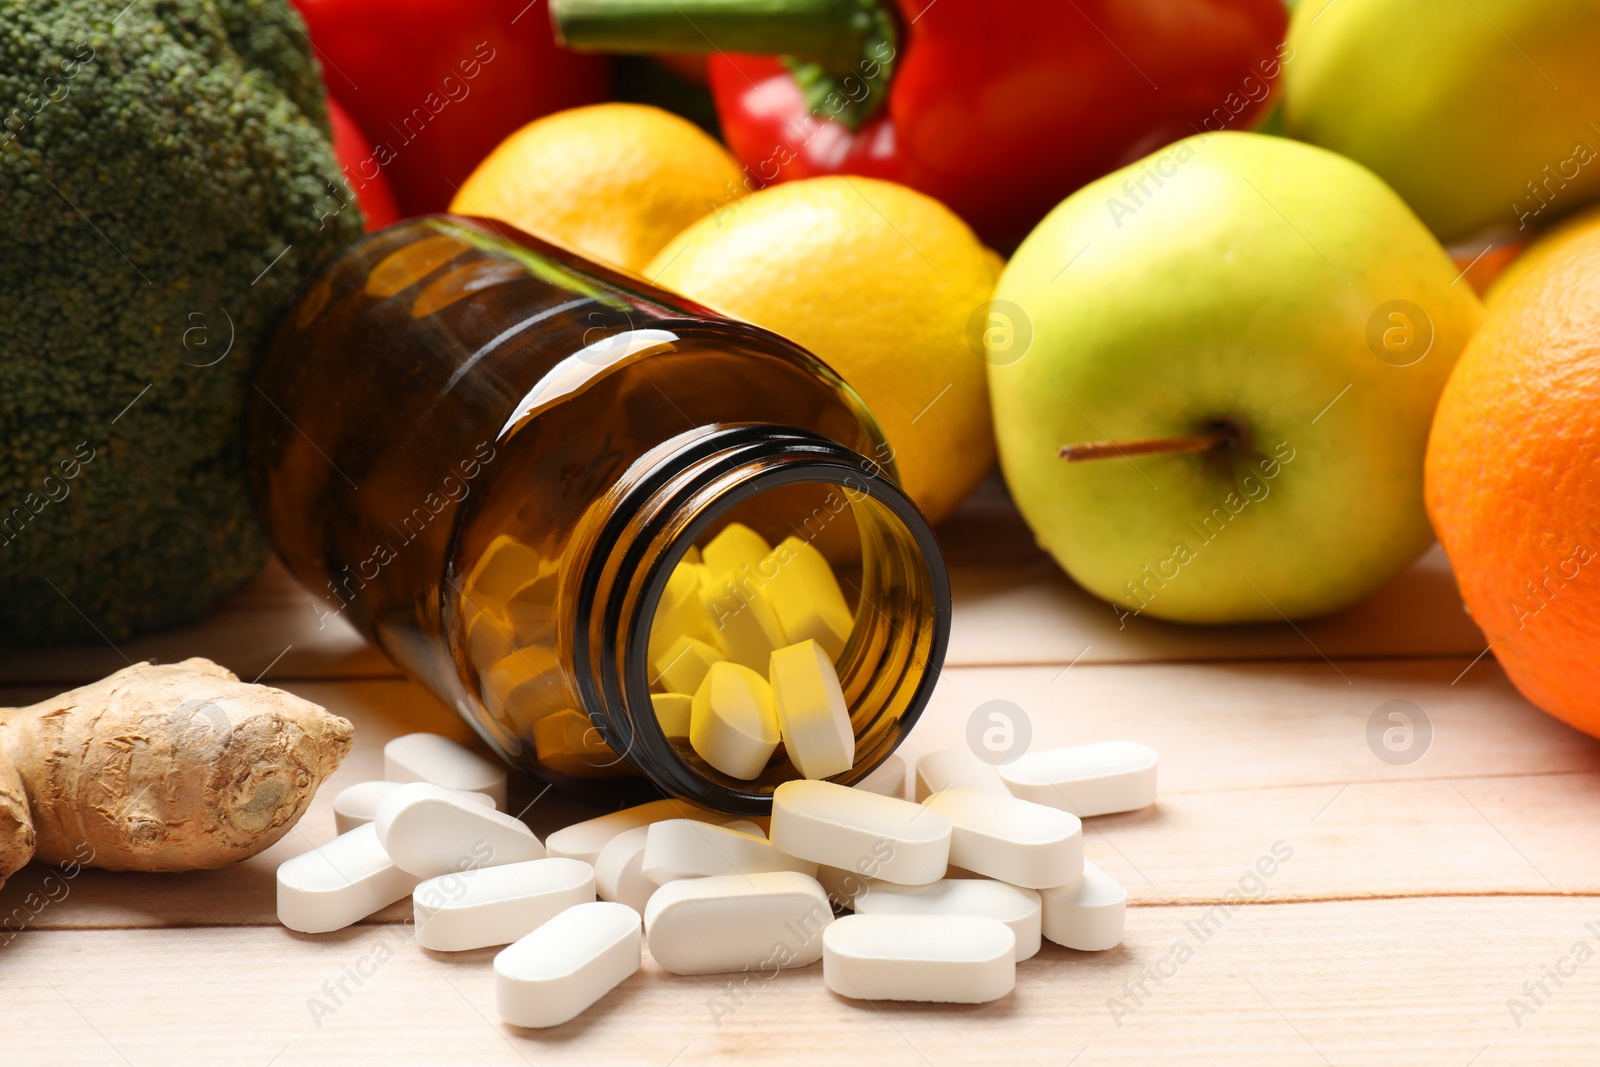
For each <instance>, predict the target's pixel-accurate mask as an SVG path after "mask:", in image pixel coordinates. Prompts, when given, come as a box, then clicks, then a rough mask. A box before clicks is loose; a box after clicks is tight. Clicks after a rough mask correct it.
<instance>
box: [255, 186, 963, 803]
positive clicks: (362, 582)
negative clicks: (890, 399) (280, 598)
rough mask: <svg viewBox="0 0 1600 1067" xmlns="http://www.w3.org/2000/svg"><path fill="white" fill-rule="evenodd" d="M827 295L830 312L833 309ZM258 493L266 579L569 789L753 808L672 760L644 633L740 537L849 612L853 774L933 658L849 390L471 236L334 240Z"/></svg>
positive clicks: (714, 776) (875, 447) (921, 551)
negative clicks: (716, 545) (802, 573)
mask: <svg viewBox="0 0 1600 1067" xmlns="http://www.w3.org/2000/svg"><path fill="white" fill-rule="evenodd" d="M840 299H841V300H844V299H849V294H848V292H844V291H841V293H840ZM256 385H257V390H258V392H257V395H256V402H255V404H254V408H253V411H252V415H251V418H252V427H251V456H250V463H251V472H252V478H253V481H254V491H255V495H256V500H257V506H258V510H259V512H260V514H261V517H262V520H263V522H264V523H265V525H266V527H267V529H268V532H269V533H270V535H271V537H272V540H273V542H274V544H275V545H276V547H277V550H278V552H279V554H280V555H281V556H282V557H283V559H284V560H285V562H286V563H287V564H288V566H289V567H290V569H291V570H292V571H293V572H294V573H295V574H296V576H297V577H298V578H299V579H300V580H301V581H302V582H303V583H305V585H306V586H308V587H309V588H310V589H312V590H313V591H314V592H316V593H318V594H320V595H321V597H322V598H323V599H324V600H325V601H326V602H327V605H328V606H327V608H326V611H327V613H328V614H329V615H338V616H342V617H344V618H346V619H348V620H349V621H351V622H352V623H354V624H355V625H356V627H357V628H358V629H360V630H362V631H363V632H364V633H365V634H366V635H367V636H368V637H370V638H371V639H372V640H373V641H374V642H376V643H377V645H378V646H379V647H380V648H382V649H383V650H384V652H386V653H387V654H388V655H389V656H390V658H392V659H393V660H394V661H395V663H397V664H398V665H399V666H400V667H401V668H403V669H404V670H405V671H406V672H407V673H409V674H410V675H412V676H413V677H414V678H416V679H417V680H419V681H420V682H421V683H422V684H423V685H425V686H427V687H428V688H429V689H430V690H432V691H433V692H434V693H435V694H436V695H438V696H439V698H440V699H442V700H443V701H444V702H445V703H446V704H448V705H450V706H452V707H454V708H455V709H456V710H457V711H458V712H460V714H461V715H462V716H463V717H464V718H465V719H466V720H467V721H468V722H469V723H471V724H472V726H473V727H474V728H475V729H476V730H477V731H478V733H479V734H481V735H482V736H483V737H484V738H485V739H486V740H487V741H488V742H489V743H490V744H491V745H493V746H494V747H495V748H497V749H498V750H499V751H500V752H501V753H502V754H503V755H504V756H505V757H506V758H507V759H508V760H509V761H511V762H512V763H513V764H514V765H517V766H520V767H523V768H525V769H527V770H528V771H530V772H532V773H534V774H537V775H541V776H543V777H546V778H549V779H551V780H554V781H556V782H557V783H558V784H560V785H562V786H564V787H565V788H567V789H569V790H571V791H575V792H579V793H580V794H581V793H585V792H588V793H591V794H593V793H595V792H597V791H598V792H601V793H605V794H609V795H612V796H617V795H619V794H620V795H624V796H636V795H641V794H646V793H649V792H651V791H666V792H668V793H671V794H674V795H677V796H681V797H684V798H687V799H690V800H694V801H696V802H699V803H702V804H706V805H709V806H713V807H717V808H721V809H724V810H728V811H738V812H762V811H765V810H766V809H767V808H768V807H769V805H770V802H771V792H772V790H773V788H774V787H776V786H777V785H778V784H779V783H781V782H783V781H786V780H788V779H790V778H794V777H798V776H799V774H798V771H796V769H795V768H794V767H793V766H792V764H791V763H790V762H789V761H788V760H787V759H786V758H785V757H784V754H783V749H782V748H781V747H780V748H779V749H778V751H777V754H776V755H775V756H774V757H773V759H772V760H771V762H770V763H769V764H768V766H767V768H766V770H765V771H764V772H763V773H762V774H761V775H760V776H759V777H758V778H756V779H755V780H753V781H742V780H738V779H734V778H730V777H728V776H727V775H724V774H722V773H721V772H719V771H718V770H716V769H715V768H713V767H711V766H709V765H708V764H706V763H705V762H704V761H703V760H701V759H700V758H699V756H697V755H696V754H695V753H694V751H693V750H692V748H690V746H689V745H688V744H687V743H686V742H685V741H682V740H676V741H674V740H669V739H668V738H667V737H666V736H665V735H664V733H663V731H662V729H661V728H660V726H659V725H658V723H657V719H656V717H655V714H654V712H653V710H652V706H651V701H650V683H651V679H650V677H649V673H648V670H649V668H648V664H647V662H646V661H647V655H646V648H647V644H648V640H649V632H650V624H651V621H652V619H653V617H654V614H655V610H656V606H657V603H658V601H659V599H660V597H661V595H662V591H663V589H664V587H665V585H666V582H667V579H668V577H669V575H670V573H671V571H672V569H673V567H674V566H675V565H676V564H677V563H678V561H679V560H680V559H682V558H683V557H684V555H685V553H686V552H688V551H689V550H690V549H691V547H692V546H695V545H696V544H699V543H703V542H704V541H705V540H706V538H707V537H709V536H710V535H712V534H714V533H715V531H716V530H718V529H720V528H721V527H723V526H725V525H726V524H727V523H729V522H731V521H740V522H743V523H745V524H746V525H748V526H751V527H752V528H754V529H755V530H757V531H758V532H761V533H762V534H763V535H764V536H765V537H767V538H768V540H769V541H771V542H772V543H774V544H776V543H777V542H778V541H779V540H781V539H783V538H785V537H788V536H791V535H795V536H800V537H803V538H804V539H805V540H807V541H810V542H811V543H812V544H813V545H815V546H817V547H818V548H819V549H821V550H822V552H823V554H824V555H825V556H827V557H828V559H829V561H830V562H831V563H832V564H833V566H834V568H835V571H836V573H837V574H838V576H839V578H840V586H841V588H842V589H843V590H844V591H845V594H846V596H847V598H848V599H849V600H850V601H851V606H852V607H853V609H854V613H855V624H854V629H853V630H852V632H851V636H850V639H849V641H848V643H847V645H846V647H845V650H844V652H843V654H842V655H841V656H840V657H839V659H838V662H837V668H838V671H839V676H840V681H841V683H842V685H843V688H844V691H845V695H846V697H847V698H848V700H849V704H850V708H851V714H852V721H853V724H854V727H855V732H856V763H855V766H854V767H852V768H851V770H849V771H848V772H845V773H843V774H840V775H837V776H836V777H835V780H836V781H841V782H846V783H848V782H852V781H855V780H857V779H859V778H860V777H862V776H864V775H865V774H866V773H868V772H869V771H870V770H871V769H872V768H873V767H874V766H876V765H877V764H878V763H879V762H881V761H882V760H883V759H884V757H885V756H887V755H888V754H889V752H890V751H892V750H893V748H894V747H895V746H896V745H897V744H898V743H899V741H900V739H901V738H902V737H903V736H904V735H905V733H906V731H907V730H908V729H909V728H910V727H911V725H912V723H913V722H914V721H915V720H916V718H917V716H918V714H919V713H920V712H921V710H922V707H923V705H924V704H925V703H926V701H927V699H928V695H929V693H930V692H931V690H932V688H933V684H934V681H935V679H936V677H937V675H938V673H939V667H940V664H941V662H942V660H943V656H944V650H945V644H946V640H947V637H948V633H949V625H950V621H949V620H950V608H949V586H948V580H947V578H946V575H945V571H944V566H943V562H942V560H941V558H940V555H939V550H938V546H937V544H936V543H935V541H934V537H933V534H932V532H931V531H930V530H929V529H928V526H927V524H926V522H925V521H924V520H923V518H922V516H921V514H920V513H919V512H918V511H917V509H916V507H915V506H914V505H912V504H911V502H910V501H909V500H908V499H907V498H906V497H905V495H904V494H903V493H902V492H901V491H900V490H899V489H898V488H897V486H896V485H895V484H894V481H893V477H892V475H893V462H892V457H891V455H890V453H889V450H888V449H887V447H886V446H885V443H884V440H883V438H882V436H881V434H880V432H879V430H878V429H877V427H876V425H875V424H874V422H873V420H872V418H871V416H870V415H869V414H868V413H867V412H866V410H865V409H864V408H863V407H862V405H861V403H860V401H859V400H858V399H857V398H856V396H855V394H854V393H852V392H851V391H850V389H849V387H848V386H846V385H845V384H844V383H843V382H841V381H840V380H839V378H838V377H837V376H836V375H835V374H833V372H832V371H830V370H829V369H828V368H827V367H826V366H824V365H823V364H822V363H820V362H818V361H817V360H816V359H815V358H813V357H812V356H811V355H809V354H808V353H806V352H805V351H804V350H802V349H800V348H797V347H796V346H795V345H793V344H791V343H789V342H787V341H785V340H783V339H782V338H781V337H778V336H776V335H774V334H771V333H768V332H766V331H764V330H761V329H759V328H757V327H754V326H751V325H748V324H746V323H741V322H737V321H733V320H729V319H726V318H723V317H721V316H718V315H717V314H715V313H713V312H711V311H708V310H707V309H705V308H702V307H698V306H695V305H693V304H691V303H689V302H687V301H685V300H683V299H682V298H681V297H677V296H675V295H672V294H669V293H666V292H664V291H661V290H659V289H655V288H653V287H651V286H650V285H649V284H647V283H646V282H644V281H642V280H640V279H638V278H635V277H632V276H630V275H627V274H624V273H622V272H620V271H615V270H611V269H608V268H606V267H603V266H599V265H597V264H595V263H592V262H589V261H587V260H584V259H583V258H581V257H579V256H577V255H575V254H573V253H571V252H569V251H567V250H565V249H561V248H558V247H555V246H553V245H550V244H547V243H545V242H543V241H540V240H538V239H536V238H533V237H530V236H528V235H526V234H523V233H520V232H517V231H515V230H511V229H509V228H508V227H504V226H501V225H498V224H494V223H490V222H487V221H484V220H478V219H468V218H462V217H456V216H434V217H429V218H422V219H415V220H411V221H408V222H403V223H400V224H398V225H395V226H391V227H389V228H388V229H386V230H382V231H380V232H378V233H375V234H372V235H370V236H368V237H366V238H364V239H363V240H361V241H360V242H358V243H356V244H354V245H352V246H351V247H350V248H348V249H347V250H345V251H344V252H343V253H341V254H340V255H339V256H338V257H337V258H335V259H334V260H333V261H332V262H330V263H329V264H328V265H327V266H326V267H325V268H324V269H323V270H322V271H321V273H320V274H319V275H318V276H316V277H315V278H314V279H312V280H311V281H310V282H309V283H308V284H307V286H306V287H305V289H304V290H303V291H302V292H301V293H300V294H299V296H298V297H297V298H296V300H295V301H294V302H293V303H292V304H291V306H290V307H289V308H288V309H287V310H286V312H285V313H284V317H283V320H282V322H281V324H280V326H279V328H278V331H277V334H276V336H275V337H274V339H273V342H272V344H271V346H270V348H269V350H268V351H267V353H266V354H265V356H264V358H263V361H262V364H261V367H260V370H259V373H258V377H257V381H256Z"/></svg>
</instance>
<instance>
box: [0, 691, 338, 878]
mask: <svg viewBox="0 0 1600 1067" xmlns="http://www.w3.org/2000/svg"><path fill="white" fill-rule="evenodd" d="M351 733H352V729H351V726H350V723H349V721H348V720H346V719H342V718H340V717H339V716H337V715H333V714H330V713H329V712H327V711H326V710H324V709H323V708H321V707H319V706H318V705H316V704H313V703H311V702H310V701H308V700H302V699H301V698H300V697H297V696H294V695H293V694H291V693H285V692H283V691H282V690H280V689H273V688H271V687H270V686H265V685H252V684H250V683H247V682H241V681H239V679H238V677H237V676H236V675H234V674H233V673H232V672H231V671H229V670H227V669H226V668H224V667H219V666H218V665H217V664H215V663H212V662H211V661H210V660H207V659H187V660H184V661H183V662H182V663H173V664H165V665H162V664H151V663H137V664H134V665H133V666H131V667H127V668H125V669H123V670H120V671H118V672H116V673H115V674H113V675H111V676H110V677H107V678H102V679H101V680H100V681H98V682H93V683H91V684H89V685H85V686H81V687H79V688H77V689H74V690H72V691H70V692H67V693H62V694H61V695H60V696H56V697H52V698H51V699H49V700H45V701H42V702H40V703H38V704H34V705H32V706H31V707H26V708H0V885H4V884H5V880H6V879H7V878H9V877H10V876H11V875H12V874H13V873H15V872H16V871H17V870H18V869H19V868H21V867H22V866H23V865H24V864H26V863H27V862H28V861H29V860H30V859H38V860H42V861H44V862H46V863H65V862H68V861H71V862H74V863H77V864H79V865H82V866H86V867H103V868H105V869H107V870H113V871H193V870H208V869H210V868H213V867H222V866H226V865H227V864H229V863H233V862H235V861H237V860H242V859H246V858H248V857H250V856H253V855H255V854H256V853H257V852H260V851H261V850H262V849H264V848H267V847H268V846H269V845H271V844H272V843H273V842H275V841H277V840H278V839H279V838H280V837H282V836H283V835H284V834H285V833H287V832H288V831H289V829H290V828H291V827H292V826H294V824H295V823H296V822H297V821H298V820H299V818H300V816H301V815H303V814H304V813H305V810H306V808H307V807H308V806H309V805H310V803H311V798H312V796H313V795H314V794H315V793H316V791H317V787H318V786H319V785H321V784H322V782H323V780H324V779H325V778H327V777H328V775H330V774H332V773H333V771H334V770H335V769H336V768H337V767H338V766H339V763H340V761H342V760H343V759H344V757H345V756H346V754H348V753H349V751H350V739H351Z"/></svg>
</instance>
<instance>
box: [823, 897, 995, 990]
mask: <svg viewBox="0 0 1600 1067" xmlns="http://www.w3.org/2000/svg"><path fill="white" fill-rule="evenodd" d="M1016 941H1017V938H1016V935H1015V934H1013V933H1012V932H1011V928H1010V927H1009V926H1007V925H1006V924H1005V923H1003V922H1001V921H1000V920H998V919H988V918H982V917H980V916H975V915H846V916H844V917H843V918H841V919H839V920H838V921H836V922H834V923H833V924H832V925H830V926H829V927H828V928H827V929H826V930H825V931H823V934H822V946H823V949H822V980H823V981H824V982H825V983H827V986H828V988H829V989H831V990H833V991H834V992H835V993H838V994H839V995H840V996H843V997H851V998H854V999H856V1000H915V1001H926V1002H938V1003H948V1004H984V1003H987V1002H988V1001H991V1000H999V999H1000V998H1001V997H1003V996H1005V995H1006V994H1007V993H1009V992H1011V989H1012V987H1013V986H1015V985H1016V982H1017V960H1016Z"/></svg>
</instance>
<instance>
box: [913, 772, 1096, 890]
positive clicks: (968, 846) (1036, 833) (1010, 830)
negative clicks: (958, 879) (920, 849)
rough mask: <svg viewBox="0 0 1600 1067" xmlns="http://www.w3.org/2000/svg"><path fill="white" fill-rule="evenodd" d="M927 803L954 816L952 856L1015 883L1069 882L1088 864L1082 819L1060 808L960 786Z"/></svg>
mask: <svg viewBox="0 0 1600 1067" xmlns="http://www.w3.org/2000/svg"><path fill="white" fill-rule="evenodd" d="M923 804H924V805H925V806H926V807H928V808H931V809H932V810H934V811H937V812H938V813H939V814H940V815H943V816H944V817H945V818H947V819H949V820H950V825H951V826H952V827H953V829H952V830H951V832H950V862H951V863H952V864H954V865H956V866H957V867H962V868H965V869H966V870H969V871H972V872H974V873H976V874H981V875H986V876H988V877H990V878H997V879H999V880H1000V881H1002V882H1010V883H1011V884H1012V885H1020V886H1027V887H1028V888H1030V889H1044V888H1047V887H1049V886H1058V885H1064V884H1066V883H1067V882H1070V881H1072V880H1073V878H1075V877H1077V875H1078V872H1080V871H1082V870H1083V823H1082V821H1081V820H1079V818H1078V817H1077V816H1076V815H1073V814H1071V813H1070V812H1065V811H1061V810H1060V809H1059V808H1049V807H1045V806H1044V805H1043V804H1035V803H1033V802H1032V801H1028V800H1020V799H1018V798H1017V797H1014V796H1012V795H1011V794H1009V793H1004V794H998V793H989V792H985V791H984V790H981V789H969V788H966V787H964V786H958V787H956V788H953V789H944V790H941V791H939V792H937V793H935V794H933V795H932V796H930V797H929V798H928V799H927V800H925V801H923Z"/></svg>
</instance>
